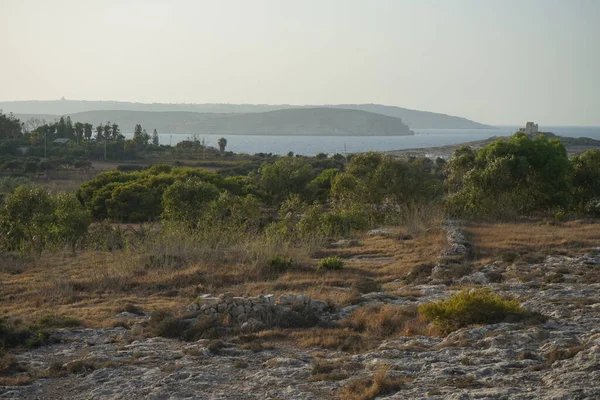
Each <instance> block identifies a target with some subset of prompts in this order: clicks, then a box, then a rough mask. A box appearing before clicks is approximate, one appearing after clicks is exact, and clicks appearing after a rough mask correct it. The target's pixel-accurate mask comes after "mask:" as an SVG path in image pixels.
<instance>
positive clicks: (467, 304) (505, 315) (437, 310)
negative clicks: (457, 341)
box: [419, 289, 531, 332]
mask: <svg viewBox="0 0 600 400" xmlns="http://www.w3.org/2000/svg"><path fill="white" fill-rule="evenodd" d="M419 314H420V315H422V316H424V317H425V318H427V319H429V320H431V321H433V323H434V325H436V326H437V327H439V328H440V329H441V330H442V331H444V332H452V331H455V330H457V329H460V328H462V327H465V326H468V325H472V324H494V323H498V322H503V321H519V320H523V319H524V318H526V317H529V316H530V315H531V313H529V312H528V311H527V310H525V309H524V308H523V307H522V306H521V304H519V302H518V301H517V300H514V299H509V300H505V299H502V298H501V297H500V296H498V295H497V294H495V293H494V292H493V291H491V290H489V289H473V290H463V291H461V292H459V293H455V294H452V295H451V296H450V298H448V299H445V300H440V301H435V302H431V303H427V304H422V305H420V306H419Z"/></svg>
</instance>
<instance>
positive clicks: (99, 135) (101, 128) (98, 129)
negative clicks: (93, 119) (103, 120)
mask: <svg viewBox="0 0 600 400" xmlns="http://www.w3.org/2000/svg"><path fill="white" fill-rule="evenodd" d="M103 131H104V126H102V124H100V125H98V126H97V127H96V140H97V141H100V140H102V138H103V136H102V132H103Z"/></svg>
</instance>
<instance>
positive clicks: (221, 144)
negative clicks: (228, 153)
mask: <svg viewBox="0 0 600 400" xmlns="http://www.w3.org/2000/svg"><path fill="white" fill-rule="evenodd" d="M217 144H218V145H219V151H221V153H223V152H224V151H225V147H226V146H227V139H225V138H224V137H222V138H220V139H219V140H217Z"/></svg>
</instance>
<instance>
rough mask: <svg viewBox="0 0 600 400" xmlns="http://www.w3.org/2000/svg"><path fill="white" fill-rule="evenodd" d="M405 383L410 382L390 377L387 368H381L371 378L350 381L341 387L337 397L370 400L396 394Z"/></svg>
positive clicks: (347, 399)
mask: <svg viewBox="0 0 600 400" xmlns="http://www.w3.org/2000/svg"><path fill="white" fill-rule="evenodd" d="M407 382H410V379H409V378H407V377H404V376H392V375H391V374H390V371H389V370H388V369H387V368H382V369H380V370H378V371H376V372H375V373H374V374H373V376H371V377H366V378H357V379H353V380H351V381H350V382H348V383H347V384H345V385H344V386H342V387H341V389H340V390H339V392H338V397H339V399H340V400H372V399H374V398H376V397H377V396H381V395H387V394H392V393H395V392H398V391H399V390H401V389H402V388H403V387H404V385H405V384H406V383H407Z"/></svg>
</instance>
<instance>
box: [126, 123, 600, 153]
mask: <svg viewBox="0 0 600 400" xmlns="http://www.w3.org/2000/svg"><path fill="white" fill-rule="evenodd" d="M518 128H519V127H517V126H498V127H494V128H490V129H413V131H414V132H415V135H414V136H286V135H281V136H277V135H264V136H263V135H196V137H197V138H198V139H199V140H201V141H202V140H204V143H205V144H206V145H207V146H212V147H218V145H217V140H218V139H219V138H221V137H225V138H226V139H227V148H226V149H227V150H228V151H232V152H234V153H246V154H256V153H273V154H279V155H283V154H288V153H289V152H290V151H291V152H293V153H294V154H300V155H305V156H313V155H315V154H318V153H327V154H335V153H340V154H344V153H362V152H366V151H392V150H402V149H412V148H427V147H438V146H445V145H451V144H458V143H464V142H470V141H474V140H484V139H488V138H490V137H493V136H510V135H512V134H513V133H515V132H516V131H517V130H518ZM539 129H540V131H542V132H552V133H554V134H556V135H560V136H569V137H588V138H592V139H598V140H600V126H540V128H539ZM132 135H133V134H126V135H125V136H129V137H131V136H132ZM191 137H192V135H188V134H175V133H174V134H170V133H159V142H160V144H164V145H167V144H170V145H175V144H177V143H178V142H181V141H183V140H190V139H191Z"/></svg>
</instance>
